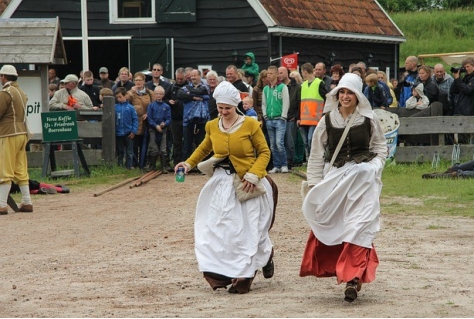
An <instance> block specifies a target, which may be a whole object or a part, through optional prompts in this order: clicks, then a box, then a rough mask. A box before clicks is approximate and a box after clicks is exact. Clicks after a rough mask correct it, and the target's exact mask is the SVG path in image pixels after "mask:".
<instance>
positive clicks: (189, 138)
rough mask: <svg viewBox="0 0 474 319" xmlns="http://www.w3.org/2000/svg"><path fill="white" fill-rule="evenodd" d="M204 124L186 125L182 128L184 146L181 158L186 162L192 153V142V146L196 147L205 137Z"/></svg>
mask: <svg viewBox="0 0 474 319" xmlns="http://www.w3.org/2000/svg"><path fill="white" fill-rule="evenodd" d="M205 128H206V123H202V124H188V126H183V136H184V146H183V157H184V160H187V159H188V158H189V157H190V156H191V154H192V153H193V142H194V146H195V147H198V146H199V144H201V142H202V141H203V140H204V137H205V136H206V130H205Z"/></svg>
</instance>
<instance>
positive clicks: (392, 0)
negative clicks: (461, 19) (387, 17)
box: [378, 0, 474, 12]
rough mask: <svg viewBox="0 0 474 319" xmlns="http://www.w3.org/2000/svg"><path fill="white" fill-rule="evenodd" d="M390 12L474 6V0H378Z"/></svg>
mask: <svg viewBox="0 0 474 319" xmlns="http://www.w3.org/2000/svg"><path fill="white" fill-rule="evenodd" d="M378 2H379V3H380V5H381V6H382V7H383V8H384V9H385V10H386V11H389V12H409V11H419V10H433V9H456V8H466V7H472V6H474V0H378Z"/></svg>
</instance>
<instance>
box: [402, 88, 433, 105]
mask: <svg viewBox="0 0 474 319" xmlns="http://www.w3.org/2000/svg"><path fill="white" fill-rule="evenodd" d="M423 89H424V87H423V83H420V84H418V85H417V86H416V87H414V88H412V89H411V94H412V96H411V97H410V98H409V99H408V100H407V101H406V103H405V107H406V108H407V109H408V110H412V109H417V110H423V109H426V108H427V107H428V106H429V105H430V100H429V99H428V97H427V96H426V95H425V93H423Z"/></svg>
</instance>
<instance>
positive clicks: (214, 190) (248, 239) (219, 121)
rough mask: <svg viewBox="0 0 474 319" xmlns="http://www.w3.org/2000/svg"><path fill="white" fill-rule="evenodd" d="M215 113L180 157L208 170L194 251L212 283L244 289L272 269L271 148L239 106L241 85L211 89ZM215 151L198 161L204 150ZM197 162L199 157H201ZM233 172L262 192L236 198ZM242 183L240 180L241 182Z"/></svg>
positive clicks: (199, 205) (188, 165) (274, 194)
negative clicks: (191, 150) (187, 154)
mask: <svg viewBox="0 0 474 319" xmlns="http://www.w3.org/2000/svg"><path fill="white" fill-rule="evenodd" d="M213 96H214V98H215V99H216V103H217V110H218V112H219V117H218V118H216V119H214V120H212V121H209V122H207V123H206V136H205V138H204V140H203V141H202V143H201V144H200V145H199V146H198V147H197V148H196V150H195V151H194V153H193V154H192V155H191V156H190V157H189V158H188V159H187V160H186V161H185V162H181V163H178V164H177V165H176V167H175V172H176V171H177V169H178V168H179V167H183V168H184V170H185V173H187V172H188V171H189V170H191V169H192V168H194V167H195V166H197V165H198V164H199V165H198V168H199V169H200V170H201V171H202V172H204V173H206V175H209V176H211V178H210V179H209V181H208V182H207V183H206V184H205V185H204V187H203V189H202V190H201V193H200V195H199V199H198V202H197V205H196V217H195V225H194V234H195V253H196V258H197V261H198V265H199V270H200V271H201V272H202V273H203V275H204V278H205V279H206V280H207V282H208V283H209V284H210V286H211V287H212V288H213V289H214V290H216V289H218V288H227V286H230V287H229V288H228V292H230V293H241V294H243V293H247V292H249V290H250V286H251V284H252V281H253V278H254V277H255V275H256V273H257V270H258V269H259V268H262V272H263V275H264V277H265V278H271V277H272V276H273V272H274V264H273V246H272V243H271V241H270V237H269V234H268V232H269V230H270V228H271V227H272V224H273V221H274V218H275V208H276V203H277V199H278V189H277V187H276V185H275V183H274V182H273V181H272V180H271V179H270V178H269V177H267V176H266V175H267V172H266V167H267V164H268V162H269V160H270V149H269V148H268V145H267V142H266V140H265V137H264V135H263V132H262V130H261V128H260V123H259V122H258V121H256V120H254V119H253V118H250V117H248V116H247V117H246V116H244V115H242V114H240V113H239V112H238V111H237V105H238V104H239V103H240V101H241V99H240V93H239V91H238V90H237V89H236V88H235V87H234V86H233V85H232V84H231V83H229V82H227V81H224V82H222V83H220V84H219V85H218V86H217V87H216V89H215V91H214V95H213ZM211 152H213V156H212V157H211V158H210V159H208V160H206V161H204V162H201V161H202V160H203V159H204V158H206V156H207V155H209V154H211ZM200 162H201V163H200ZM234 174H238V177H239V178H240V179H241V180H242V181H243V185H244V187H243V191H244V192H253V191H254V190H255V189H256V188H255V187H256V186H255V185H257V184H258V183H259V181H260V183H261V184H260V185H262V184H263V186H264V192H265V193H264V194H262V195H259V196H257V197H254V198H251V199H248V200H246V201H243V202H241V201H239V199H238V198H237V196H236V190H235V187H234V184H233V180H234V178H233V177H234ZM239 183H240V182H239Z"/></svg>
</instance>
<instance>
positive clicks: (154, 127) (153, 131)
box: [146, 86, 171, 173]
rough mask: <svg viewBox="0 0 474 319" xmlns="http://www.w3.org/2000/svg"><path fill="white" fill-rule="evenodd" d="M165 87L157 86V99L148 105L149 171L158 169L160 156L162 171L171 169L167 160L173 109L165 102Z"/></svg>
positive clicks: (165, 171)
mask: <svg viewBox="0 0 474 319" xmlns="http://www.w3.org/2000/svg"><path fill="white" fill-rule="evenodd" d="M164 96H165V89H164V88H163V87H162V86H157V87H156V88H155V101H154V102H152V103H151V104H150V105H148V109H147V112H146V113H147V120H148V124H149V126H150V127H149V133H150V139H149V141H148V164H149V166H148V167H147V168H146V170H147V171H151V170H155V169H156V160H157V159H158V156H160V162H161V171H162V172H163V173H168V171H169V170H170V167H169V163H168V162H167V160H166V159H167V154H168V152H167V147H166V146H167V145H166V141H167V139H166V132H167V130H168V127H169V125H170V122H171V109H170V106H169V105H168V104H166V103H165V102H163V98H164Z"/></svg>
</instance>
